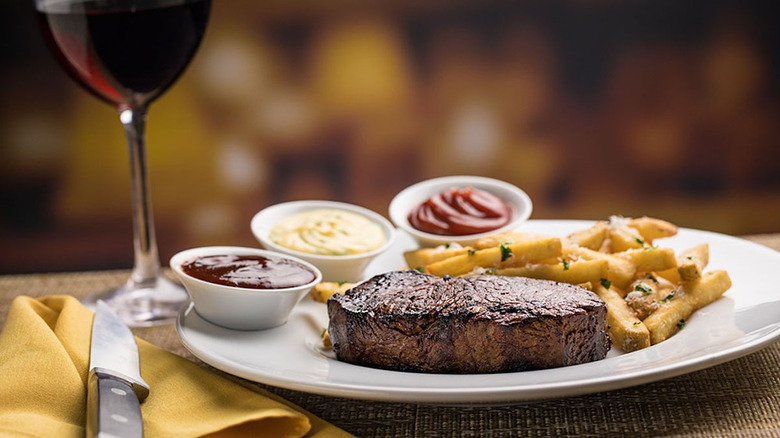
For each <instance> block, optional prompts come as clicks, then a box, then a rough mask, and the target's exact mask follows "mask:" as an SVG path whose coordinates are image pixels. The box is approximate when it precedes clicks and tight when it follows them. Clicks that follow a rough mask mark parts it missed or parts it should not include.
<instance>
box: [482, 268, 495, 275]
mask: <svg viewBox="0 0 780 438" xmlns="http://www.w3.org/2000/svg"><path fill="white" fill-rule="evenodd" d="M495 273H496V268H490V269H486V270H485V274H486V275H493V274H495Z"/></svg>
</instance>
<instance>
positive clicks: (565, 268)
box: [561, 259, 569, 271]
mask: <svg viewBox="0 0 780 438" xmlns="http://www.w3.org/2000/svg"><path fill="white" fill-rule="evenodd" d="M561 262H563V270H564V271H568V270H569V261H568V260H566V259H561Z"/></svg>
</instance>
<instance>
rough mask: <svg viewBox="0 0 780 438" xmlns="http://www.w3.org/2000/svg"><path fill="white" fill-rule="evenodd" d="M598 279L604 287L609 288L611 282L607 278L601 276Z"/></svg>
mask: <svg viewBox="0 0 780 438" xmlns="http://www.w3.org/2000/svg"><path fill="white" fill-rule="evenodd" d="M600 281H601V285H602V286H604V289H609V288H610V286H612V282H611V281H609V280H607V279H606V278H602V279H601V280H600Z"/></svg>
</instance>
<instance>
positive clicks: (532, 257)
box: [425, 237, 561, 277]
mask: <svg viewBox="0 0 780 438" xmlns="http://www.w3.org/2000/svg"><path fill="white" fill-rule="evenodd" d="M560 254H561V240H560V239H558V238H556V237H546V238H541V239H536V240H528V241H524V242H518V243H512V244H509V245H499V246H495V247H492V248H485V249H480V250H476V251H471V252H469V253H467V254H461V255H458V256H455V257H450V258H448V259H444V260H440V261H438V262H435V263H432V264H430V265H428V266H426V267H425V272H427V273H429V274H433V275H438V276H440V277H442V276H445V275H452V276H457V275H463V274H467V273H469V272H471V271H472V270H474V268H476V267H482V268H486V269H490V268H500V267H510V266H520V265H523V264H526V263H537V262H539V261H541V260H544V259H549V258H551V257H558V256H560Z"/></svg>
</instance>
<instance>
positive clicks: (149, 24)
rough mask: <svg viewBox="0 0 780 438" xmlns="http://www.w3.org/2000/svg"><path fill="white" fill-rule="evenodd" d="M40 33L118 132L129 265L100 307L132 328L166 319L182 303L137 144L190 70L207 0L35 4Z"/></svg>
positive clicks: (38, 0)
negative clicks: (128, 183)
mask: <svg viewBox="0 0 780 438" xmlns="http://www.w3.org/2000/svg"><path fill="white" fill-rule="evenodd" d="M34 2H35V8H36V12H37V15H38V22H39V24H40V27H41V30H42V32H43V35H44V37H45V39H46V42H47V44H48V45H49V47H50V48H51V50H52V51H53V53H54V55H55V57H56V58H57V60H58V61H59V63H60V64H61V65H62V67H63V68H64V69H65V71H66V72H67V73H68V74H69V75H70V76H71V77H72V78H73V79H74V80H75V81H76V82H78V83H79V84H80V85H81V86H82V87H84V88H85V89H87V90H88V91H89V92H91V93H92V94H94V95H95V96H97V97H98V98H100V99H102V100H104V101H106V102H108V103H109V104H111V105H113V106H114V107H115V108H116V109H117V111H118V112H119V119H120V121H121V123H122V125H123V126H124V129H125V134H126V136H127V145H128V151H129V155H130V174H131V179H132V188H133V243H134V253H135V260H134V264H133V270H132V273H131V275H130V278H129V280H128V281H127V282H126V283H125V284H124V285H123V286H121V287H119V288H118V289H113V290H109V291H105V292H101V293H98V294H94V295H91V296H88V297H87V298H85V299H83V300H82V302H83V303H84V304H85V305H86V306H87V307H92V308H94V306H95V303H96V302H97V300H99V299H100V300H104V301H106V302H107V303H108V304H109V305H110V306H111V307H112V308H113V310H114V311H115V312H116V313H117V314H118V315H119V316H120V317H122V319H123V320H125V322H126V323H127V324H128V325H130V326H134V327H138V326H150V325H157V324H164V323H168V322H170V321H172V320H173V319H174V318H175V317H176V315H177V313H178V311H179V309H180V308H181V307H182V305H183V304H184V303H185V302H187V299H188V298H187V293H186V292H185V290H184V289H183V288H181V287H180V286H178V285H176V284H174V283H173V282H171V281H169V280H168V279H167V278H166V277H165V276H164V275H163V274H162V272H161V269H160V260H159V256H158V253H157V244H156V241H155V234H154V223H153V219H152V206H151V198H150V194H149V184H148V178H147V171H146V145H145V138H144V131H145V123H146V113H147V109H148V107H149V104H150V103H151V102H152V101H153V100H154V99H156V98H157V97H159V96H160V95H161V94H162V93H163V92H164V91H165V90H166V89H168V87H170V86H171V85H172V84H173V83H174V82H175V81H176V79H177V78H178V77H179V75H180V74H181V73H182V72H183V71H184V69H185V67H186V66H187V65H188V64H189V62H190V59H192V56H193V55H194V54H195V51H196V50H197V48H198V46H199V45H200V41H201V39H202V37H203V33H204V32H205V29H206V23H207V21H208V16H209V10H210V7H211V0H34Z"/></svg>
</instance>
